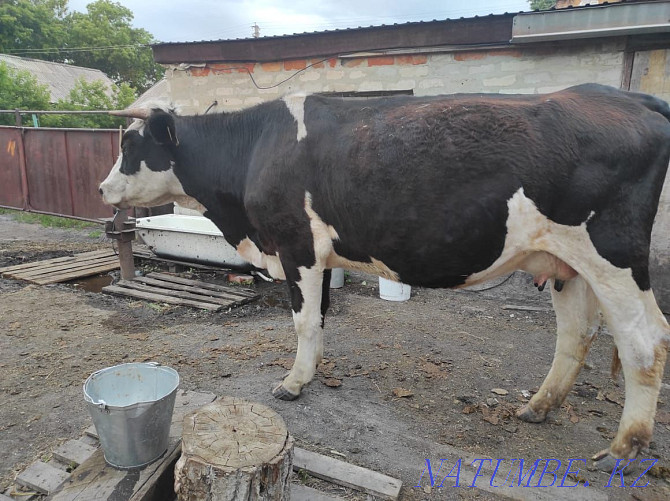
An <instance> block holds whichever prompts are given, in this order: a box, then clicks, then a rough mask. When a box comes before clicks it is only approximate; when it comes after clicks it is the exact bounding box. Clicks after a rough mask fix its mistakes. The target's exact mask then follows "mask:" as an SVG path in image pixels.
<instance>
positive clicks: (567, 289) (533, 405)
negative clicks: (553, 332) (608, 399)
mask: <svg viewBox="0 0 670 501" xmlns="http://www.w3.org/2000/svg"><path fill="white" fill-rule="evenodd" d="M551 294H552V300H553V304H554V309H555V310H556V325H557V338H556V351H555V353H554V361H553V363H552V364H551V369H550V370H549V374H547V377H546V378H545V380H544V382H543V383H542V386H541V387H540V390H539V391H538V392H537V393H536V394H535V395H533V398H531V400H530V402H528V403H527V404H526V405H524V406H523V407H522V408H521V409H519V411H518V412H517V416H518V417H519V418H520V419H522V420H523V421H528V422H532V423H539V422H541V421H544V419H545V418H546V416H547V413H548V412H549V411H550V410H552V409H555V408H557V407H559V406H560V405H561V404H562V403H563V400H565V397H566V396H567V395H568V393H569V392H570V390H571V389H572V386H573V384H574V382H575V379H576V378H577V375H578V374H579V371H580V369H581V368H582V366H583V365H584V359H585V358H586V355H587V353H588V351H589V348H590V346H591V342H592V341H593V338H594V337H595V335H596V333H597V332H598V329H599V327H600V315H599V312H598V305H597V301H596V297H595V295H594V294H593V290H592V289H591V287H590V286H589V285H588V284H587V283H586V281H585V280H584V279H583V278H582V277H580V276H577V277H575V278H573V279H571V280H568V281H567V282H566V283H565V285H564V287H563V289H562V290H561V291H560V292H559V291H557V290H556V289H555V288H553V287H552V290H551Z"/></svg>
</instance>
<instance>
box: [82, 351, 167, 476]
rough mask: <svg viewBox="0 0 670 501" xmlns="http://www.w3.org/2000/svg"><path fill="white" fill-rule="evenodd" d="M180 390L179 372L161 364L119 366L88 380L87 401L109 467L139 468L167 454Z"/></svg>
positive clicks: (91, 376)
mask: <svg viewBox="0 0 670 501" xmlns="http://www.w3.org/2000/svg"><path fill="white" fill-rule="evenodd" d="M178 386H179V374H177V371H175V370H174V369H171V368H170V367H165V366H162V365H160V364H158V363H155V362H149V363H131V364H121V365H116V366H114V367H108V368H106V369H102V370H99V371H97V372H94V373H93V374H91V375H90V376H89V377H88V379H87V380H86V382H85V383H84V398H85V399H86V402H87V404H88V410H89V412H90V413H91V417H92V418H93V424H95V429H96V431H97V432H98V437H99V438H100V444H101V445H102V450H103V452H104V455H105V461H107V463H109V464H110V465H112V466H114V467H115V468H121V469H129V468H139V467H142V466H145V465H148V464H149V463H153V462H154V461H155V460H156V459H158V458H159V457H161V456H162V455H163V454H164V453H165V451H166V450H167V447H168V438H169V434H170V423H171V421H172V412H173V411H174V401H175V397H176V395H177V387H178Z"/></svg>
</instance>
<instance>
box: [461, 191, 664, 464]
mask: <svg viewBox="0 0 670 501" xmlns="http://www.w3.org/2000/svg"><path fill="white" fill-rule="evenodd" d="M507 205H508V209H509V216H508V219H507V236H506V239H505V246H504V248H503V252H502V254H501V255H500V257H499V258H498V259H497V260H496V261H495V263H493V265H492V266H491V267H490V268H489V269H487V270H484V271H483V272H480V273H476V274H474V275H473V276H471V277H469V278H468V280H467V284H468V285H469V284H473V283H477V282H480V281H484V280H486V279H488V278H492V277H494V276H497V275H500V274H502V273H505V272H508V271H512V270H514V269H519V268H520V267H521V266H522V265H523V262H524V260H527V259H528V257H529V256H532V255H533V253H536V252H540V253H548V254H551V255H553V256H556V258H558V259H559V260H560V262H563V263H566V264H567V265H569V266H570V267H571V268H572V269H574V271H576V272H577V273H578V274H579V276H580V277H581V279H583V280H584V281H585V282H586V283H587V284H588V286H590V288H591V289H592V291H593V294H594V295H595V298H596V299H597V302H598V305H599V306H600V310H601V311H602V313H603V316H604V318H605V322H606V323H607V326H608V328H609V331H610V332H611V334H612V336H613V338H614V341H615V343H616V346H617V349H618V352H619V358H620V360H621V364H622V367H623V371H624V378H625V383H626V402H625V404H624V409H623V413H622V416H621V422H620V425H619V430H618V432H617V436H616V437H615V439H614V441H613V442H612V445H611V450H612V451H613V453H614V454H615V455H621V454H629V453H632V454H634V453H635V451H633V452H631V450H630V447H631V445H630V444H635V438H636V437H637V436H638V435H637V434H640V433H642V436H643V435H644V433H647V434H648V435H649V436H650V435H651V428H652V426H653V419H654V413H655V409H656V399H657V396H658V391H659V388H660V382H661V379H660V378H661V374H660V372H661V368H662V362H664V358H663V359H661V358H659V357H661V356H662V355H659V352H662V353H664V352H665V347H666V346H667V344H668V342H669V341H670V327H669V326H668V323H667V321H666V319H665V317H664V316H663V314H662V313H661V311H660V309H659V308H658V305H657V304H656V301H655V299H654V295H653V293H652V292H651V291H650V290H649V291H642V290H640V289H639V287H638V286H637V284H636V283H635V280H634V279H633V274H632V271H631V270H630V269H622V268H617V267H616V266H614V265H612V264H611V263H610V262H609V261H607V260H606V259H605V258H603V257H602V256H600V255H599V254H598V252H597V250H596V248H595V247H594V245H593V243H592V242H591V239H590V237H589V234H588V231H587V228H586V222H584V223H582V224H581V225H579V226H566V225H561V224H558V223H555V222H553V221H551V220H550V219H548V218H547V217H545V216H544V215H542V214H541V213H540V212H539V211H538V210H537V207H536V206H535V204H534V203H533V201H532V200H530V199H529V198H527V197H526V196H525V195H524V193H523V189H520V190H519V191H517V192H516V193H515V194H514V195H513V196H512V198H511V199H510V200H509V201H508V204H507ZM535 264H537V263H535ZM560 294H561V293H558V294H554V295H555V296H560ZM566 334H567V336H566ZM560 335H562V336H563V337H565V339H564V340H562V341H561V343H562V344H563V343H565V342H567V343H568V345H569V346H571V348H568V351H570V350H573V351H572V353H566V354H565V356H567V357H575V358H577V359H579V354H578V353H576V352H575V351H574V350H575V349H576V346H578V345H577V344H576V341H577V340H576V339H574V337H575V335H576V333H572V334H570V333H563V334H559V336H560ZM582 335H583V334H582ZM586 335H587V336H588V332H587V333H586ZM570 338H572V339H570ZM584 341H585V340H584ZM558 349H559V346H558V345H557V350H558ZM558 363H559V364H560V365H564V364H565V362H560V361H559V362H558ZM659 366H660V368H659ZM559 369H560V370H565V367H562V368H561V367H559ZM550 383H552V385H554V384H555V383H556V379H555V378H554V377H553V376H552V377H551V380H550ZM552 389H553V388H552ZM549 393H550V392H548V393H547V396H546V398H550V397H549ZM643 439H644V436H643ZM642 445H644V444H642ZM617 457H618V456H617Z"/></svg>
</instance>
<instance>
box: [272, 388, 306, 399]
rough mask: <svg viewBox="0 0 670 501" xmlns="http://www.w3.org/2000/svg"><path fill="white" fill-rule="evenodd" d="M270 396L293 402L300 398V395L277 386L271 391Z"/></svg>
mask: <svg viewBox="0 0 670 501" xmlns="http://www.w3.org/2000/svg"><path fill="white" fill-rule="evenodd" d="M272 396H273V397H275V398H278V399H279V400H289V401H290V400H295V399H296V398H298V397H299V396H300V393H293V392H290V391H288V390H287V389H286V388H284V386H283V385H281V384H280V385H279V386H277V387H276V388H275V389H274V390H272Z"/></svg>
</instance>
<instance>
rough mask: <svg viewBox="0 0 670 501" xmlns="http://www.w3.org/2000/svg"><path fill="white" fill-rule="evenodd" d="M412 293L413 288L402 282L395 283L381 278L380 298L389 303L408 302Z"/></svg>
mask: <svg viewBox="0 0 670 501" xmlns="http://www.w3.org/2000/svg"><path fill="white" fill-rule="evenodd" d="M411 293H412V287H410V286H409V285H407V284H403V283H401V282H394V281H393V280H387V279H385V278H382V277H379V297H380V298H382V299H386V300H387V301H407V300H408V299H409V296H410V295H411Z"/></svg>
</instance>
